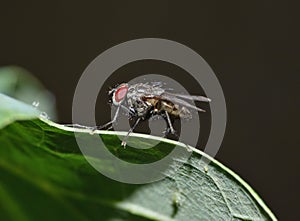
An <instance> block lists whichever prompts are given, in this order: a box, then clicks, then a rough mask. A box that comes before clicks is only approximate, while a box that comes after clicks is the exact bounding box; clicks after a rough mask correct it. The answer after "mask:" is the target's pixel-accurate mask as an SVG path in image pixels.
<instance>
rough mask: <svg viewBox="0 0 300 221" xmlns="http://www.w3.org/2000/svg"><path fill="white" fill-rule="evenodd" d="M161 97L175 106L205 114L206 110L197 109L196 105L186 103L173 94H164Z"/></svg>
mask: <svg viewBox="0 0 300 221" xmlns="http://www.w3.org/2000/svg"><path fill="white" fill-rule="evenodd" d="M160 96H161V98H162V99H165V100H169V101H171V102H172V103H174V104H178V105H182V106H184V107H188V108H191V109H194V110H196V111H200V112H205V110H203V109H201V108H198V107H196V106H194V105H192V104H190V103H188V102H186V101H185V100H183V99H180V98H178V97H176V96H175V95H173V94H170V93H163V94H161V95H160Z"/></svg>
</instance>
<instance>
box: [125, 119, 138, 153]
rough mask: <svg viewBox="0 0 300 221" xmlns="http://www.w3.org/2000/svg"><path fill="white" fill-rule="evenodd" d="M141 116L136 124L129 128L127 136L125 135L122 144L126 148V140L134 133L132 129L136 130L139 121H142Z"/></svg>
mask: <svg viewBox="0 0 300 221" xmlns="http://www.w3.org/2000/svg"><path fill="white" fill-rule="evenodd" d="M140 120H141V118H138V119H137V120H136V121H135V123H134V125H133V126H132V127H131V128H130V129H129V131H128V133H127V134H126V136H125V137H124V139H123V140H122V143H121V146H123V147H124V148H125V147H126V141H127V139H128V136H129V134H131V133H132V131H133V130H134V128H135V127H136V126H137V125H138V123H139V122H140Z"/></svg>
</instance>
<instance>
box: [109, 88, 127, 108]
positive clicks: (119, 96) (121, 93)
mask: <svg viewBox="0 0 300 221" xmlns="http://www.w3.org/2000/svg"><path fill="white" fill-rule="evenodd" d="M127 91H128V85H127V84H122V85H121V86H120V87H119V88H118V89H117V90H116V91H115V93H114V95H113V102H114V104H116V105H118V104H119V103H121V102H122V100H123V99H124V98H125V96H126V94H127Z"/></svg>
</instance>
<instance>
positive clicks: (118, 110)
mask: <svg viewBox="0 0 300 221" xmlns="http://www.w3.org/2000/svg"><path fill="white" fill-rule="evenodd" d="M120 107H121V105H119V106H118V108H117V111H116V113H115V116H114V118H113V119H112V120H111V121H109V122H108V123H106V124H104V125H101V126H95V127H93V128H92V131H93V132H94V131H95V130H101V129H103V128H106V127H108V126H109V125H111V127H112V124H113V123H115V122H116V121H117V117H118V115H119V112H120ZM111 127H109V129H110V128H111Z"/></svg>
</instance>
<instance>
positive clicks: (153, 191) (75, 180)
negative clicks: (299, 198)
mask: <svg viewBox="0 0 300 221" xmlns="http://www.w3.org/2000/svg"><path fill="white" fill-rule="evenodd" d="M0 103H1V106H0V214H1V220H184V221H185V220H276V218H275V217H274V215H273V214H272V212H271V211H270V210H269V209H268V208H267V206H266V205H265V204H264V202H263V201H262V200H261V199H260V198H259V197H258V196H257V194H256V193H255V192H254V191H253V190H252V189H251V187H249V185H247V184H246V183H245V182H244V181H243V180H242V179H241V178H240V177H238V176H237V175H236V174H235V173H233V172H232V171H231V170H229V169H228V168H226V167H225V166H223V165H222V164H220V163H219V162H217V161H216V160H214V159H211V158H210V157H209V156H207V155H206V154H204V153H202V152H200V151H199V150H196V149H193V153H192V156H191V158H190V159H189V160H188V161H186V162H185V163H184V164H183V166H182V167H181V168H180V169H179V170H178V171H177V172H176V173H173V175H172V176H167V177H166V178H165V179H163V180H161V181H158V182H154V183H151V184H143V185H130V184H124V183H119V182H116V181H114V180H111V179H109V178H107V177H105V176H103V175H101V174H100V173H98V172H97V171H96V170H95V169H93V168H92V167H91V166H90V165H89V163H88V162H87V161H86V160H85V158H84V156H83V155H82V154H81V153H80V150H79V148H78V146H77V145H76V142H75V138H74V133H73V132H72V130H74V131H76V129H73V128H72V129H68V130H64V129H62V128H63V127H62V126H60V125H57V124H55V123H53V122H50V121H47V120H42V119H39V118H38V116H39V113H38V111H37V110H36V109H35V108H33V107H32V106H29V105H26V104H23V103H21V102H19V101H16V100H14V99H11V98H9V97H7V96H5V95H1V94H0ZM77 131H79V130H77ZM81 131H82V132H80V133H82V135H86V136H87V137H88V136H89V137H93V136H98V135H97V134H94V135H90V134H89V133H88V131H86V132H85V131H84V130H81ZM98 132H99V133H100V136H101V138H102V139H103V141H104V142H105V144H106V145H107V148H108V149H109V150H110V151H111V152H112V153H114V154H115V155H118V156H119V157H120V158H122V159H126V160H133V161H135V162H137V163H143V162H145V160H146V161H147V159H151V161H152V160H158V159H160V158H161V157H163V156H165V155H166V154H167V153H168V152H169V151H170V149H172V148H173V143H174V142H171V141H168V140H167V139H164V140H163V141H162V142H161V143H160V144H159V147H158V148H156V149H155V150H153V149H147V150H146V149H143V150H141V149H134V148H130V147H128V148H126V149H124V148H122V147H120V140H119V138H118V137H117V136H116V135H122V134H123V133H120V132H112V133H111V134H105V133H104V132H102V131H98ZM78 133H79V132H78ZM154 139H155V138H154V137H151V136H150V137H149V136H144V137H143V135H139V136H137V135H136V134H133V135H132V136H131V137H130V140H131V142H136V143H137V144H139V145H142V144H143V145H147V144H148V143H151V142H153V140H154ZM180 145H181V147H178V148H185V146H184V145H183V144H180ZM95 148H105V147H103V146H99V147H95ZM200 158H201V159H206V160H211V163H210V164H209V165H208V166H207V167H206V166H205V164H204V162H203V160H200ZM95 160H99V163H101V164H102V165H103V166H105V159H95ZM174 160H175V162H176V160H180V159H174ZM171 172H172V171H171Z"/></svg>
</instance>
